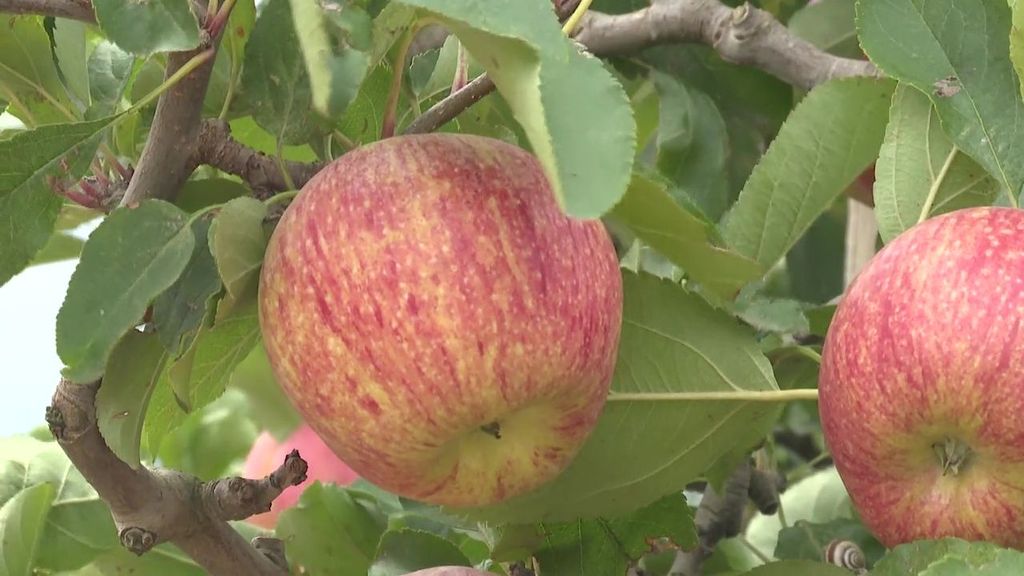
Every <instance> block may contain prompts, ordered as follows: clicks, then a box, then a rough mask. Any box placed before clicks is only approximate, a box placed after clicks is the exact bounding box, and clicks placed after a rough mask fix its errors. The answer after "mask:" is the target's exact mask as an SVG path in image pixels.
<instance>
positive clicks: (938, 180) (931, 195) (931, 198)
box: [917, 146, 1016, 224]
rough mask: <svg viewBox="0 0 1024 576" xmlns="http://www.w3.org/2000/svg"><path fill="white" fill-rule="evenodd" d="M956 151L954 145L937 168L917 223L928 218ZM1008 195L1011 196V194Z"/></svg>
mask: <svg viewBox="0 0 1024 576" xmlns="http://www.w3.org/2000/svg"><path fill="white" fill-rule="evenodd" d="M958 151H959V150H958V149H957V147H956V146H953V147H952V148H951V149H950V150H949V155H947V156H946V162H945V163H944V164H943V165H942V169H941V170H939V175H938V176H936V177H935V181H934V182H932V186H931V188H929V189H928V197H927V198H925V199H924V206H921V215H920V216H918V217H917V223H918V224H920V223H921V222H924V221H925V220H927V219H928V213H929V212H931V211H932V206H934V205H935V198H936V196H938V195H939V188H940V187H941V186H942V182H943V180H945V179H946V173H947V172H949V167H950V166H951V165H952V164H953V158H956V153H957V152H958ZM1010 196H1011V197H1012V196H1013V194H1011V195H1010ZM1014 203H1016V199H1014Z"/></svg>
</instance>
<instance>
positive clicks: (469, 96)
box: [402, 74, 494, 134]
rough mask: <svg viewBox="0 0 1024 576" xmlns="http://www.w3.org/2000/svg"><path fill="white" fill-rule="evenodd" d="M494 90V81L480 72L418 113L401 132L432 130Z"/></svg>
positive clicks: (414, 132) (411, 132)
mask: <svg viewBox="0 0 1024 576" xmlns="http://www.w3.org/2000/svg"><path fill="white" fill-rule="evenodd" d="M493 90H494V82H492V81H491V79H490V78H488V77H487V75H486V74H481V75H479V76H477V77H476V78H474V79H473V81H472V82H470V83H469V84H466V85H465V86H464V87H463V88H462V89H461V90H459V91H458V92H455V93H454V94H451V95H449V96H448V97H447V98H445V99H443V100H441V101H440V102H438V103H437V104H434V105H433V106H431V107H430V109H428V110H427V111H426V112H424V113H423V114H420V115H419V116H418V117H417V118H416V119H415V120H413V121H412V122H411V123H410V124H409V126H407V127H406V129H405V130H404V131H403V132H402V133H403V134H424V133H426V132H433V131H434V130H437V129H438V128H440V127H441V126H444V125H445V124H447V123H448V121H450V120H451V119H452V118H455V117H456V116H458V115H459V114H461V113H463V112H464V111H466V109H467V108H469V107H470V106H472V105H473V104H475V103H476V102H478V101H479V100H480V99H481V98H483V97H484V96H487V95H488V94H490V93H491V91H493Z"/></svg>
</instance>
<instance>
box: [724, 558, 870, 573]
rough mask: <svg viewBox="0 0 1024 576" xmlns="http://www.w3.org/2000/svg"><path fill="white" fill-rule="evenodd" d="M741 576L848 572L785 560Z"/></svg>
mask: <svg viewBox="0 0 1024 576" xmlns="http://www.w3.org/2000/svg"><path fill="white" fill-rule="evenodd" d="M743 576H850V571H849V570H844V569H843V568H840V567H839V566H832V565H830V564H825V563H824V562H821V561H817V562H812V561H810V560H785V561H782V562H772V563H770V564H765V565H764V566H758V567H757V568H754V569H753V570H751V571H749V572H744V573H743Z"/></svg>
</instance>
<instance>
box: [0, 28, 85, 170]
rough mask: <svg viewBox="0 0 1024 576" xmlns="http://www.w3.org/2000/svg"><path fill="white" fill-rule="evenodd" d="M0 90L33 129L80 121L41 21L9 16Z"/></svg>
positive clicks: (0, 41)
mask: <svg viewBox="0 0 1024 576" xmlns="http://www.w3.org/2000/svg"><path fill="white" fill-rule="evenodd" d="M0 86H3V87H4V90H0V94H2V95H3V96H4V98H5V99H10V110H9V112H10V113H12V114H13V115H15V116H17V117H18V118H20V119H21V120H22V121H24V122H25V124H26V125H28V126H29V127H35V126H39V125H42V124H52V123H55V122H67V121H69V120H70V121H74V120H75V119H76V118H77V115H76V114H75V113H74V109H73V106H72V105H71V100H70V99H69V98H68V93H67V90H65V88H64V85H63V83H61V81H60V75H59V74H58V73H57V67H56V66H55V65H54V62H53V56H52V54H51V51H50V37H49V35H47V33H46V30H45V29H44V28H43V19H42V18H40V17H37V16H11V15H5V17H4V21H3V34H0ZM0 158H10V156H2V155H0Z"/></svg>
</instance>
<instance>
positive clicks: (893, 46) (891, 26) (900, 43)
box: [857, 0, 1024, 198]
mask: <svg viewBox="0 0 1024 576" xmlns="http://www.w3.org/2000/svg"><path fill="white" fill-rule="evenodd" d="M857 28H858V32H859V33H860V41H861V45H862V46H863V48H864V51H865V52H867V54H868V56H870V57H871V60H872V61H873V62H874V63H875V64H877V65H878V66H879V67H880V68H881V69H882V70H883V71H885V72H886V73H887V74H888V75H890V76H892V77H894V78H896V79H898V80H901V81H903V82H907V83H909V84H911V85H913V86H914V87H915V88H917V89H918V90H920V91H921V92H923V93H925V94H927V95H928V97H929V98H930V99H931V101H932V103H933V104H934V105H935V110H936V112H938V115H939V119H940V120H942V126H943V127H944V128H945V130H946V133H947V134H949V135H950V137H951V138H952V139H953V144H955V145H956V146H957V147H958V148H960V149H961V150H963V151H964V152H965V153H967V154H968V155H969V156H971V157H972V158H973V159H974V160H975V161H977V162H978V163H979V164H981V165H982V166H984V167H985V169H986V170H988V172H989V173H990V174H991V175H992V176H994V177H995V178H996V180H997V181H998V182H999V183H1000V185H1002V186H1004V187H1005V188H1006V189H1007V190H1008V191H1009V193H1010V194H1011V195H1012V196H1013V197H1014V198H1016V196H1017V195H1018V194H1019V193H1020V191H1021V185H1022V184H1024V101H1022V100H1021V92H1020V86H1019V84H1018V80H1017V78H1016V77H1015V74H1014V71H1013V66H1012V65H1011V63H1010V56H1009V49H1010V46H1009V37H1010V11H1009V8H1008V6H1007V4H1006V2H1005V1H996V2H991V1H987V0H936V1H927V2H926V1H925V0H862V1H861V2H858V3H857Z"/></svg>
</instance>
